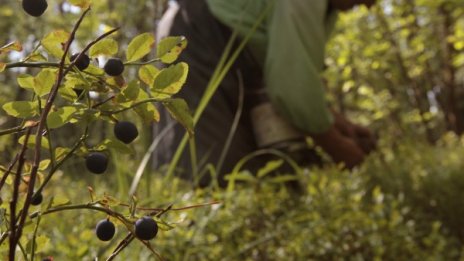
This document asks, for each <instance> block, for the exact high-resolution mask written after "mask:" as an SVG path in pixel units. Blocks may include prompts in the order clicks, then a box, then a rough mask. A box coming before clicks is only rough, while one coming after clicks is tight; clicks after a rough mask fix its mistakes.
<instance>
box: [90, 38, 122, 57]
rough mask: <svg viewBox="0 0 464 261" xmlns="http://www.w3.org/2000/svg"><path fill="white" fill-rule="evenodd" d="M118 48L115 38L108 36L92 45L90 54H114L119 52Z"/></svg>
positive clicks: (91, 55)
mask: <svg viewBox="0 0 464 261" xmlns="http://www.w3.org/2000/svg"><path fill="white" fill-rule="evenodd" d="M118 49H119V48H118V43H117V42H116V41H115V40H113V39H110V38H107V39H103V40H101V41H99V42H97V43H96V44H95V45H93V46H92V47H90V50H89V55H90V57H95V56H98V55H107V56H112V55H115V54H117V53H118Z"/></svg>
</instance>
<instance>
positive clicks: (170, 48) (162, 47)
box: [156, 36, 187, 63]
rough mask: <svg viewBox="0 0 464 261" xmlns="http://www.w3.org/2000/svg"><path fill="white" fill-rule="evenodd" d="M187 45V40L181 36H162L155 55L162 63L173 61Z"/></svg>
mask: <svg viewBox="0 0 464 261" xmlns="http://www.w3.org/2000/svg"><path fill="white" fill-rule="evenodd" d="M186 47H187V40H186V39H185V37H183V36H169V37H166V38H163V39H162V40H161V41H160V42H159V44H158V46H157V49H156V56H157V57H158V58H159V59H161V61H162V62H163V63H173V62H175V61H176V60H177V58H178V57H179V55H180V53H181V52H182V50H184V49H185V48H186Z"/></svg>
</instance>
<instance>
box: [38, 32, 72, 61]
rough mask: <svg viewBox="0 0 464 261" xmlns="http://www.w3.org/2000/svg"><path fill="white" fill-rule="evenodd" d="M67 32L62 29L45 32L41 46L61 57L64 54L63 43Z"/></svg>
mask: <svg viewBox="0 0 464 261" xmlns="http://www.w3.org/2000/svg"><path fill="white" fill-rule="evenodd" d="M68 38H69V33H68V32H65V31H63V30H57V31H53V32H51V33H49V34H47V35H46V36H45V37H44V38H43V39H42V41H41V43H42V46H43V47H44V48H45V50H47V52H48V53H49V54H51V55H52V56H54V57H56V58H59V59H61V57H62V56H63V54H64V51H63V45H64V44H66V42H67V41H68Z"/></svg>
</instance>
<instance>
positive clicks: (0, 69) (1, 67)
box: [0, 62, 6, 72]
mask: <svg viewBox="0 0 464 261" xmlns="http://www.w3.org/2000/svg"><path fill="white" fill-rule="evenodd" d="M5 68H6V63H2V62H0V72H3V71H4V70H5Z"/></svg>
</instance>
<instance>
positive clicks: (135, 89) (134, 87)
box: [121, 81, 140, 101]
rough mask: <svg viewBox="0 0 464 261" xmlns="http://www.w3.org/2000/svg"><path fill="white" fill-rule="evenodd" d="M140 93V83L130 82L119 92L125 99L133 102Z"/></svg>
mask: <svg viewBox="0 0 464 261" xmlns="http://www.w3.org/2000/svg"><path fill="white" fill-rule="evenodd" d="M139 92H140V82H138V81H131V82H130V83H129V84H128V85H127V86H126V87H124V88H123V89H122V91H121V94H122V95H123V96H124V97H125V98H126V99H127V100H131V101H134V100H136V99H137V98H138V97H139Z"/></svg>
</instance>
